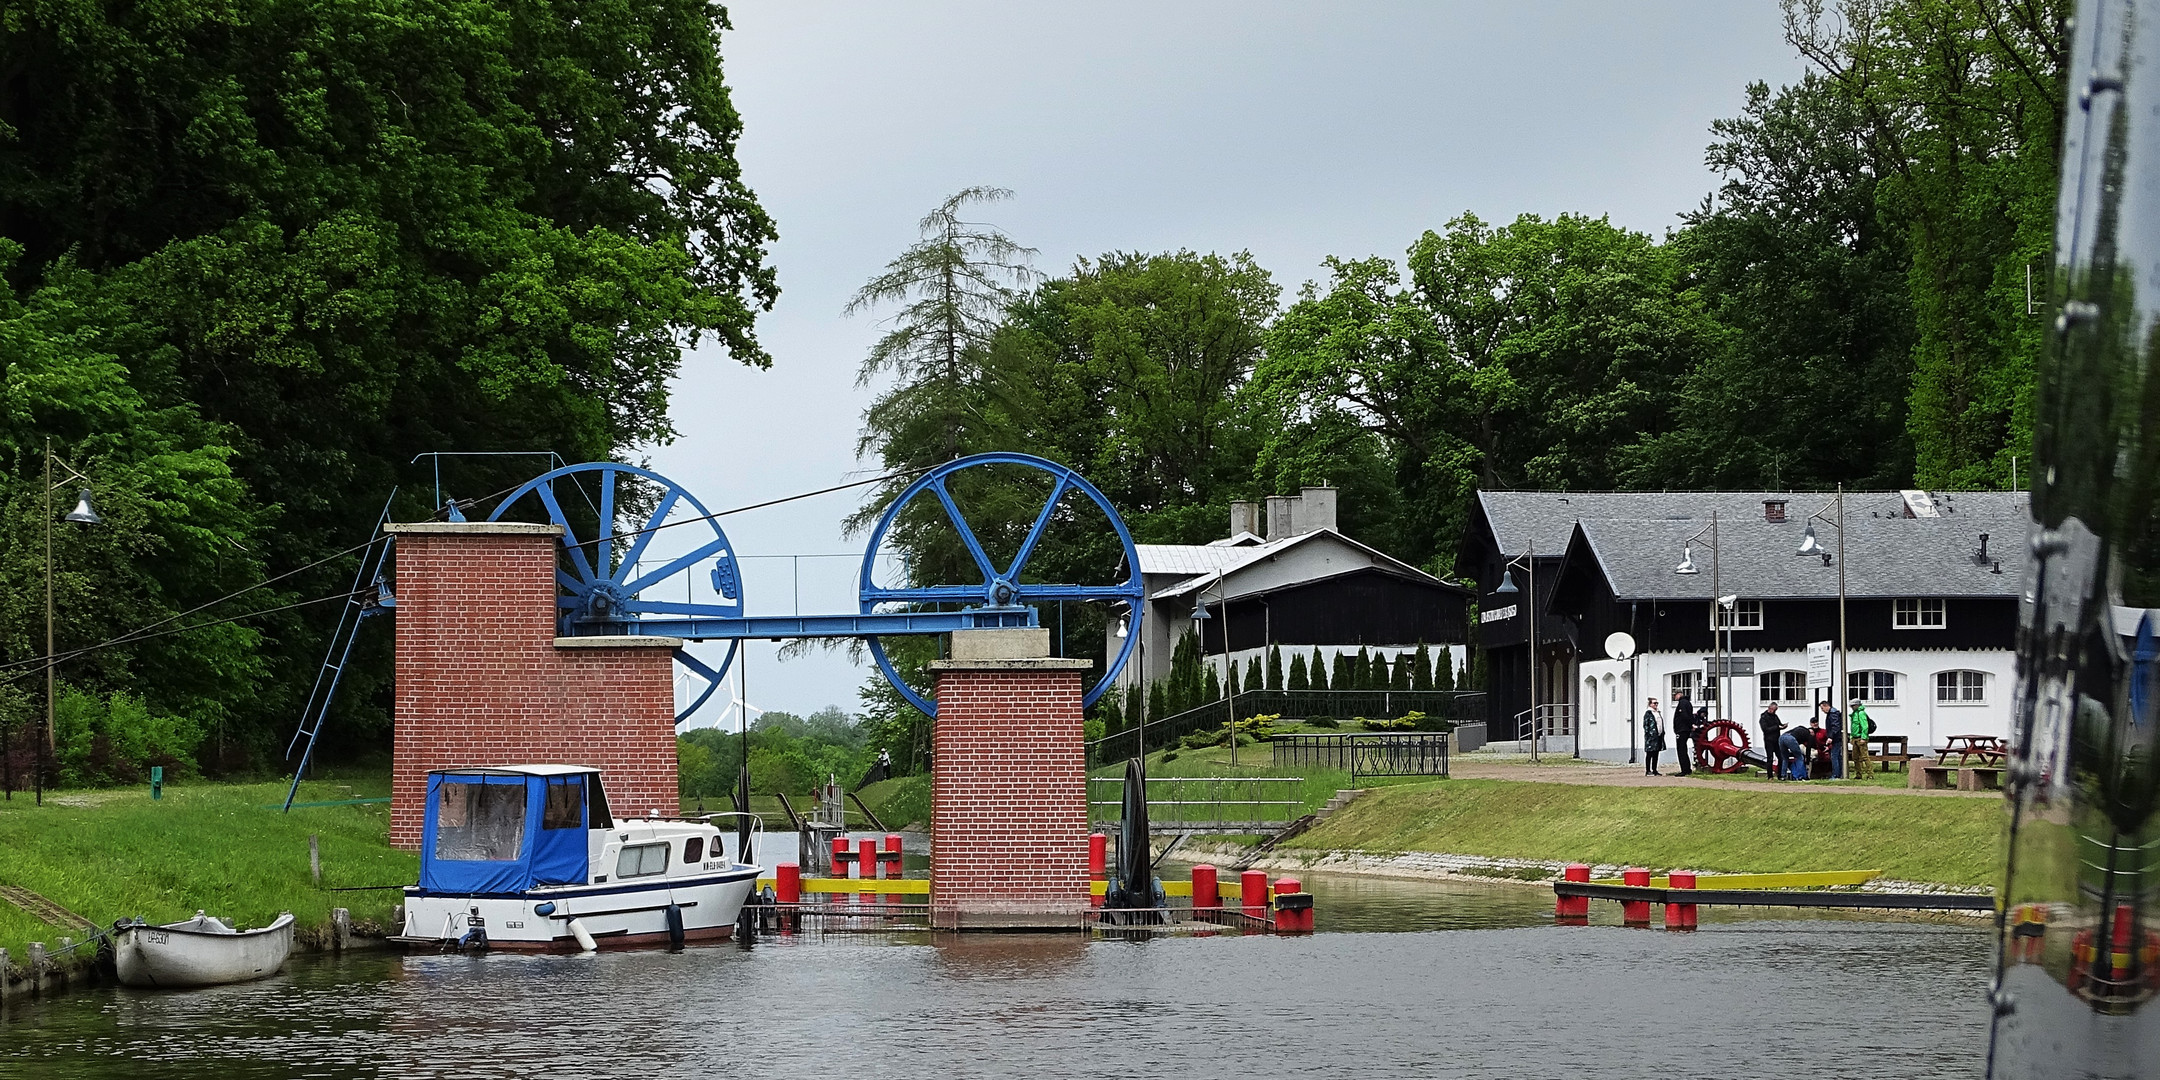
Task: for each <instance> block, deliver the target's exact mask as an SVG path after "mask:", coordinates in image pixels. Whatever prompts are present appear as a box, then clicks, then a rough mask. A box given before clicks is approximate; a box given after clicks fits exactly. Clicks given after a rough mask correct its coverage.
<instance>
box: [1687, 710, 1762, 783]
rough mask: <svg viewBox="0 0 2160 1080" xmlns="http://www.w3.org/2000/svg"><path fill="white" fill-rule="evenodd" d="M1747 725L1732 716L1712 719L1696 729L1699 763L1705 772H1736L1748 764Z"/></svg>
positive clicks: (1696, 762)
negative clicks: (1735, 720)
mask: <svg viewBox="0 0 2160 1080" xmlns="http://www.w3.org/2000/svg"><path fill="white" fill-rule="evenodd" d="M1749 748H1750V744H1749V742H1748V733H1747V729H1746V728H1744V727H1741V726H1740V725H1739V724H1737V723H1735V722H1733V721H1731V720H1712V721H1710V722H1709V723H1707V724H1704V725H1703V726H1701V727H1699V728H1696V729H1695V767H1696V768H1698V769H1701V770H1702V771H1704V772H1712V773H1736V772H1739V771H1740V770H1741V769H1744V768H1746V767H1747V761H1746V758H1745V755H1746V754H1747V752H1748V750H1749Z"/></svg>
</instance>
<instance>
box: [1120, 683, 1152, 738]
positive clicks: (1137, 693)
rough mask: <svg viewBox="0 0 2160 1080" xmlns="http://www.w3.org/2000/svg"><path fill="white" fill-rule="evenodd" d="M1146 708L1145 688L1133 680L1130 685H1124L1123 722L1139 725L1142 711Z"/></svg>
mask: <svg viewBox="0 0 2160 1080" xmlns="http://www.w3.org/2000/svg"><path fill="white" fill-rule="evenodd" d="M1146 708H1147V689H1146V688H1145V687H1143V686H1141V685H1140V684H1139V683H1138V682H1135V683H1133V684H1132V685H1131V686H1128V687H1126V688H1125V722H1126V723H1128V724H1131V725H1132V726H1134V727H1138V726H1139V725H1140V721H1141V720H1142V719H1143V717H1142V711H1143V710H1145V709H1146Z"/></svg>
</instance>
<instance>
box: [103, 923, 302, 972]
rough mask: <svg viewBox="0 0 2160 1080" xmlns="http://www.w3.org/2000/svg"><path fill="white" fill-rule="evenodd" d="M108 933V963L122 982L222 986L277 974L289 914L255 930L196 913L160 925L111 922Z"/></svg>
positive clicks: (289, 929)
mask: <svg viewBox="0 0 2160 1080" xmlns="http://www.w3.org/2000/svg"><path fill="white" fill-rule="evenodd" d="M112 937H113V966H114V968H115V969H116V970H117V972H118V974H119V976H120V981H121V982H122V983H125V984H126V985H128V986H156V987H183V986H222V985H224V984H226V983H237V982H247V981H248V980H250V979H262V978H267V977H269V976H271V975H275V974H277V972H278V970H279V969H280V968H283V967H284V966H285V958H286V957H288V956H291V955H292V946H293V917H292V912H289V911H288V912H285V913H284V914H281V915H279V916H278V917H277V919H276V920H275V921H273V922H272V923H271V924H270V925H268V926H265V927H262V928H261V929H258V930H235V929H233V928H232V927H231V926H229V925H227V924H226V923H225V922H224V920H222V919H218V918H215V917H213V916H209V915H205V914H203V913H202V912H200V911H198V912H196V913H195V917H194V918H192V919H188V920H186V921H184V922H176V923H166V924H164V925H162V926H154V925H151V924H150V923H146V922H143V921H142V920H141V919H137V920H135V921H134V922H123V923H116V924H114V926H113V933H112Z"/></svg>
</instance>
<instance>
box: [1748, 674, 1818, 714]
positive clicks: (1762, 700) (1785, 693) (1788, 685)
mask: <svg viewBox="0 0 2160 1080" xmlns="http://www.w3.org/2000/svg"><path fill="white" fill-rule="evenodd" d="M1772 676H1775V677H1776V678H1777V680H1778V681H1779V682H1780V683H1782V684H1783V687H1782V689H1780V691H1779V692H1778V693H1776V694H1772V693H1770V692H1769V684H1768V683H1767V682H1766V681H1765V680H1767V679H1769V678H1771V677H1772ZM1755 700H1756V703H1757V704H1766V703H1768V702H1772V701H1775V702H1777V703H1778V704H1779V705H1805V704H1807V703H1808V684H1807V672H1805V671H1782V670H1781V671H1763V672H1757V673H1756V675H1755Z"/></svg>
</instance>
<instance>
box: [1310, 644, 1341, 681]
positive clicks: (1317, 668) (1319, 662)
mask: <svg viewBox="0 0 2160 1080" xmlns="http://www.w3.org/2000/svg"><path fill="white" fill-rule="evenodd" d="M1336 659H1337V660H1340V659H1341V657H1337V658H1336ZM1305 677H1306V678H1307V679H1309V680H1311V681H1312V688H1313V689H1315V690H1325V689H1327V688H1328V670H1327V661H1326V660H1323V659H1321V657H1320V650H1319V649H1318V648H1315V649H1313V651H1312V662H1311V663H1309V664H1307V665H1305ZM1337 689H1342V688H1341V687H1338V688H1337Z"/></svg>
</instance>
